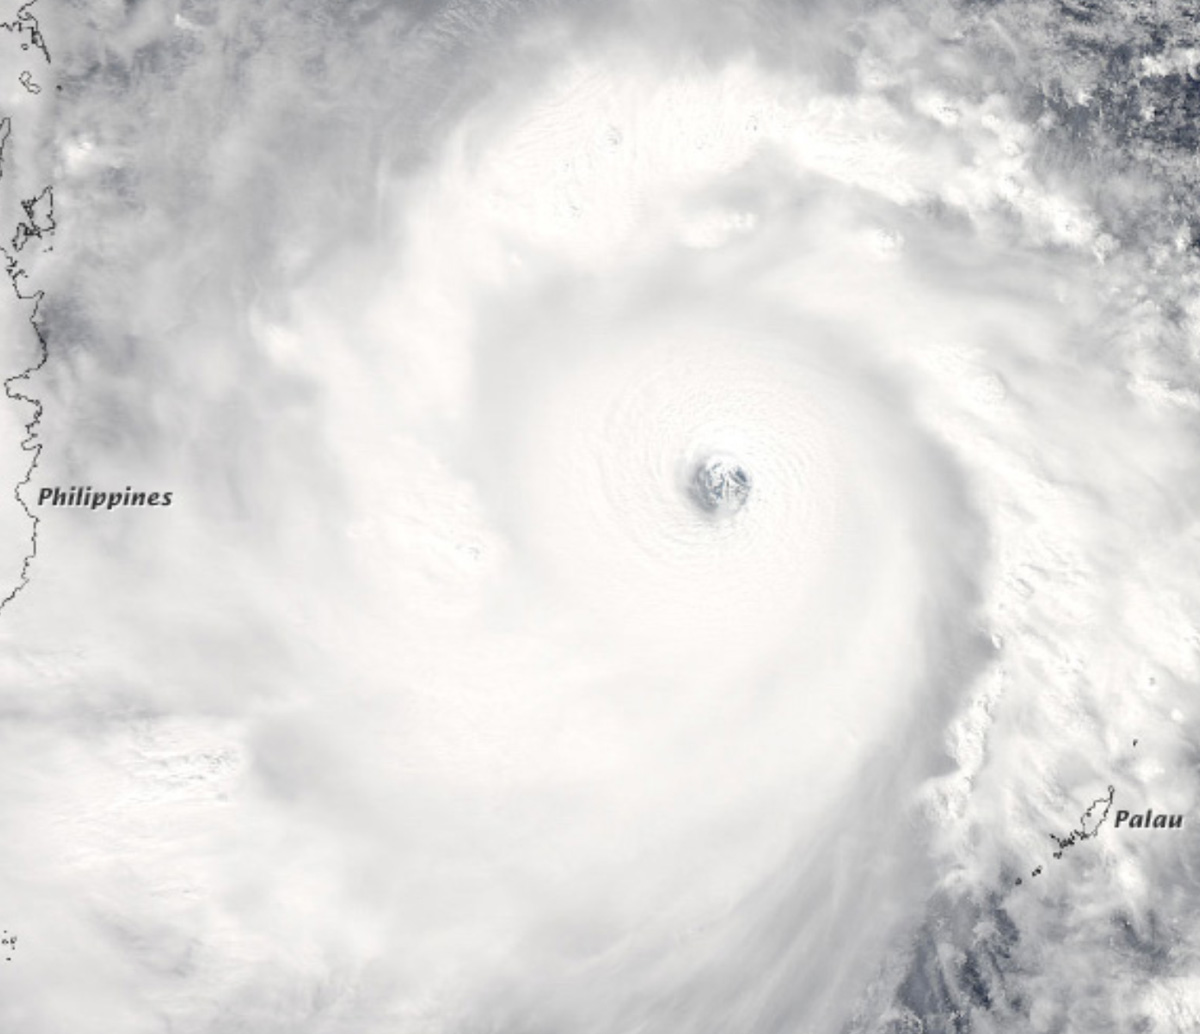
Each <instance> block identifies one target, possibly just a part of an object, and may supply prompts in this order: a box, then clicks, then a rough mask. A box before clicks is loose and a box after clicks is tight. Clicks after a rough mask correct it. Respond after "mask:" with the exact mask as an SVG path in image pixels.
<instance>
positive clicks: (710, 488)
mask: <svg viewBox="0 0 1200 1034" xmlns="http://www.w3.org/2000/svg"><path fill="white" fill-rule="evenodd" d="M750 487H751V480H750V475H749V474H748V473H747V471H746V469H745V468H744V467H742V466H740V465H739V464H738V463H736V462H735V461H733V460H731V459H727V458H724V457H717V456H713V457H709V458H708V459H707V460H705V461H704V462H702V463H700V464H699V465H698V466H697V467H696V471H695V473H694V474H693V475H692V480H691V494H692V498H693V499H694V500H695V502H696V503H697V505H699V506H700V508H701V509H702V510H704V511H705V512H706V513H711V514H715V515H720V514H732V513H736V512H737V511H738V510H740V509H741V508H742V507H743V506H745V505H746V500H747V499H749V498H750Z"/></svg>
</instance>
